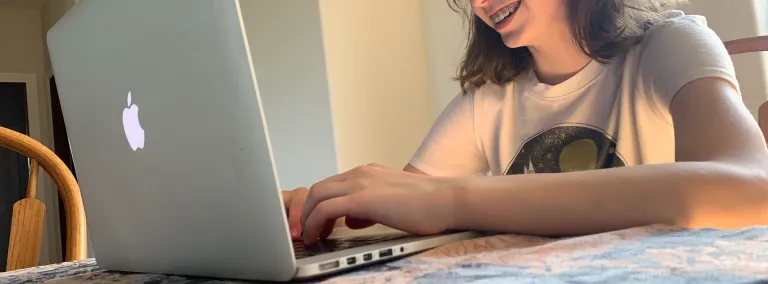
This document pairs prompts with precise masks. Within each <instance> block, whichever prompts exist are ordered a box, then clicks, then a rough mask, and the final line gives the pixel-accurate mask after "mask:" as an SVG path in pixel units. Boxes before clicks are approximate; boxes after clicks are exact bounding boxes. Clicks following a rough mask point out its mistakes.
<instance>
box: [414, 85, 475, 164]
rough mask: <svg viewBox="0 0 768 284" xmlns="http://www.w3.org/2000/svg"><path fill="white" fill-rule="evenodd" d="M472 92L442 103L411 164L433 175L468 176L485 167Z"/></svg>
mask: <svg viewBox="0 0 768 284" xmlns="http://www.w3.org/2000/svg"><path fill="white" fill-rule="evenodd" d="M474 123H475V120H474V94H473V93H468V94H463V93H461V94H459V95H457V96H456V97H455V98H454V99H453V100H452V101H451V102H450V103H449V104H448V106H446V107H445V109H444V110H443V112H442V113H441V114H440V116H439V117H438V118H437V120H436V122H435V124H434V125H433V126H432V128H431V129H430V130H429V132H428V134H427V136H426V138H424V141H423V142H422V143H421V146H420V147H419V148H418V149H417V150H416V153H415V154H414V155H413V157H412V158H411V160H410V164H411V165H412V166H414V167H416V168H417V169H419V170H421V171H422V172H424V173H426V174H428V175H432V176H469V175H476V174H482V173H485V172H487V171H488V160H487V159H486V157H485V155H484V154H483V152H482V151H481V148H480V147H479V143H478V140H477V138H476V135H475V125H474Z"/></svg>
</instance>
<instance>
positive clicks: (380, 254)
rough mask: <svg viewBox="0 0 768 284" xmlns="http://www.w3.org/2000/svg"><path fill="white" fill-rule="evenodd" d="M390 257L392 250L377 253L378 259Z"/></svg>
mask: <svg viewBox="0 0 768 284" xmlns="http://www.w3.org/2000/svg"><path fill="white" fill-rule="evenodd" d="M390 256H392V249H385V250H380V251H379V257H390Z"/></svg>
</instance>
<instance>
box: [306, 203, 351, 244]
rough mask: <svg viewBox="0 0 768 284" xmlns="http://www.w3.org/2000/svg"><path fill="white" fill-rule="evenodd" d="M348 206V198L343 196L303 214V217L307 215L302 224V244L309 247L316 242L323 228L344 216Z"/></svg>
mask: <svg viewBox="0 0 768 284" xmlns="http://www.w3.org/2000/svg"><path fill="white" fill-rule="evenodd" d="M349 206H350V204H349V197H347V196H343V197H339V198H333V199H329V200H325V201H323V202H321V203H320V204H318V205H317V206H316V207H315V209H314V210H312V211H311V212H304V214H305V215H306V214H309V217H308V218H307V221H306V222H305V223H304V224H303V228H304V242H305V243H306V244H309V245H311V244H314V243H315V242H317V239H318V238H319V237H320V234H321V233H322V230H323V227H324V226H325V225H326V224H327V223H328V222H335V220H336V218H340V217H343V216H346V215H347V212H349Z"/></svg>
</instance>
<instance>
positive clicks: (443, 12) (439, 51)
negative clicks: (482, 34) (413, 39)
mask: <svg viewBox="0 0 768 284" xmlns="http://www.w3.org/2000/svg"><path fill="white" fill-rule="evenodd" d="M420 4H421V14H422V23H423V25H424V40H425V41H426V50H427V51H428V52H427V66H428V69H429V85H430V90H431V94H432V98H433V100H434V106H433V113H434V116H435V117H437V115H439V114H440V112H442V110H443V108H445V106H446V105H448V102H450V101H451V99H452V98H453V97H454V96H455V95H456V94H458V93H459V92H460V91H461V89H460V87H459V83H458V82H457V81H455V80H453V77H455V76H456V70H457V69H458V66H459V62H460V61H461V57H462V56H463V55H464V53H463V51H464V47H465V45H466V42H467V40H466V38H467V30H468V27H469V22H468V21H467V20H465V18H464V16H463V15H461V14H458V13H456V12H454V11H453V10H451V8H450V7H449V6H448V5H447V4H446V1H436V0H421V1H420Z"/></svg>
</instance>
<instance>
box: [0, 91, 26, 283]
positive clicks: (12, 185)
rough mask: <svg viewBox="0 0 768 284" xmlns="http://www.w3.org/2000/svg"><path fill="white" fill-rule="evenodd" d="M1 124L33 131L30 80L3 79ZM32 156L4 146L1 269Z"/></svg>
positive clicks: (1, 152) (1, 155) (0, 199)
mask: <svg viewBox="0 0 768 284" xmlns="http://www.w3.org/2000/svg"><path fill="white" fill-rule="evenodd" d="M0 126H2V127H5V128H8V129H11V130H14V131H17V132H19V133H22V134H25V135H29V120H28V115H27V84H26V83H7V82H0ZM28 183H29V160H28V159H27V157H26V156H24V155H21V154H19V153H16V152H15V151H11V150H9V149H7V148H4V147H0V189H2V190H0V271H5V265H6V261H7V255H8V241H9V238H10V234H11V218H12V215H13V204H14V203H16V202H17V201H19V200H21V199H22V198H23V197H24V196H26V193H27V184H28Z"/></svg>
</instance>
